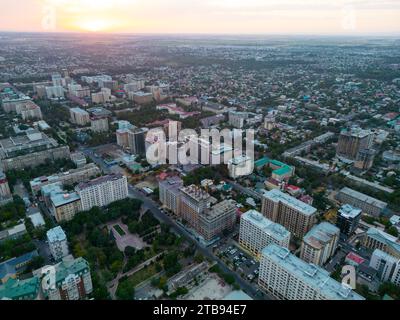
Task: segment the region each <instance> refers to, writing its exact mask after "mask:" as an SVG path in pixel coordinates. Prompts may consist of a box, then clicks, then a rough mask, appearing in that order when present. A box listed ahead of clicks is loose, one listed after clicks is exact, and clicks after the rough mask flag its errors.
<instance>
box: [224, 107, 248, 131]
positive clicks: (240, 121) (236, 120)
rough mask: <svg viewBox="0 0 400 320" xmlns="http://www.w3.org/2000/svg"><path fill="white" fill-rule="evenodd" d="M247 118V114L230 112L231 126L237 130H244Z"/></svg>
mask: <svg viewBox="0 0 400 320" xmlns="http://www.w3.org/2000/svg"><path fill="white" fill-rule="evenodd" d="M247 118H248V113H247V112H236V111H231V112H229V125H231V126H233V127H235V128H237V129H242V128H243V127H244V125H245V123H246V120H247Z"/></svg>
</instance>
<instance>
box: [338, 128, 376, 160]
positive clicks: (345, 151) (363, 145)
mask: <svg viewBox="0 0 400 320" xmlns="http://www.w3.org/2000/svg"><path fill="white" fill-rule="evenodd" d="M372 138H373V135H372V133H371V132H370V131H369V130H362V129H359V128H353V129H351V130H346V129H345V130H342V132H341V133H340V136H339V142H338V145H337V149H336V153H337V155H338V156H339V157H342V158H345V159H348V160H351V161H355V160H356V159H357V157H358V154H359V152H360V151H362V150H365V149H369V148H370V147H371V143H372Z"/></svg>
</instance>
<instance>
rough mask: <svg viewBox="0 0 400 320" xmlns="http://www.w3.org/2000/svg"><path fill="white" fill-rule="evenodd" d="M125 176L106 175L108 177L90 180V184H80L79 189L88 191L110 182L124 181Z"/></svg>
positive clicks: (118, 174)
mask: <svg viewBox="0 0 400 320" xmlns="http://www.w3.org/2000/svg"><path fill="white" fill-rule="evenodd" d="M123 177H124V176H123V175H122V174H120V173H117V174H110V175H106V176H102V177H99V178H96V179H93V180H90V181H88V182H82V183H80V184H78V186H77V189H78V190H83V189H87V188H90V187H93V186H97V185H100V184H103V183H106V182H109V181H117V180H119V179H122V178H123Z"/></svg>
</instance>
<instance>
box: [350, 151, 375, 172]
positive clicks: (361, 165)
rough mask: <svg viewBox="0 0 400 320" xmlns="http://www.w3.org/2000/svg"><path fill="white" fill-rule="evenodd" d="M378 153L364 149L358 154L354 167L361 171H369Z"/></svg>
mask: <svg viewBox="0 0 400 320" xmlns="http://www.w3.org/2000/svg"><path fill="white" fill-rule="evenodd" d="M375 154H376V151H375V150H373V149H364V150H360V151H359V152H358V155H357V158H356V162H355V163H354V167H356V168H357V169H360V170H369V169H371V168H372V165H373V164H374V159H375Z"/></svg>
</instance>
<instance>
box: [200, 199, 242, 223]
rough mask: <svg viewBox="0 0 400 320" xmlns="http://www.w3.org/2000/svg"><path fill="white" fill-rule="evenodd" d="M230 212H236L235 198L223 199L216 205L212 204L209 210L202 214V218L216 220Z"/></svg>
mask: <svg viewBox="0 0 400 320" xmlns="http://www.w3.org/2000/svg"><path fill="white" fill-rule="evenodd" d="M228 212H236V206H235V201H233V200H224V201H221V202H219V203H217V204H215V205H214V206H212V207H211V208H210V209H209V210H205V211H204V212H203V214H202V218H206V219H207V220H210V221H211V220H214V219H216V218H218V217H220V216H223V215H224V214H226V213H228Z"/></svg>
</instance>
